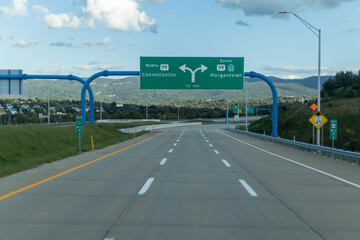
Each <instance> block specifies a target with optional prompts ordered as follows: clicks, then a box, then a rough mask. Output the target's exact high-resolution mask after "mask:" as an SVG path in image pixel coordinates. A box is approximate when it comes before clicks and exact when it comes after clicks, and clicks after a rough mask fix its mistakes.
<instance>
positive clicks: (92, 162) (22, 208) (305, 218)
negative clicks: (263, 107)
mask: <svg viewBox="0 0 360 240" xmlns="http://www.w3.org/2000/svg"><path fill="white" fill-rule="evenodd" d="M223 127H224V126H223V125H203V126H196V127H184V128H176V129H170V130H168V131H166V132H158V133H149V134H146V135H144V136H142V137H139V138H138V139H136V140H131V141H128V142H126V143H121V144H119V145H116V146H113V147H110V148H107V149H105V150H101V151H97V152H95V153H85V154H82V155H79V156H77V157H73V158H71V159H70V160H64V161H60V162H58V163H55V164H51V165H49V166H50V167H49V166H47V167H43V168H40V170H36V169H35V170H31V171H29V172H28V173H20V174H17V175H16V176H10V177H7V178H4V179H1V180H0V239H1V240H14V239H26V240H32V239H33V240H42V239H44V240H45V239H46V240H48V239H53V240H55V239H86V240H91V239H95V240H118V239H156V240H159V239H172V240H173V239H179V240H184V239H206V240H208V239H276V240H281V239H284V240H289V239H301V240H304V239H306V240H308V239H334V240H339V239H341V240H346V239H349V240H350V239H351V240H352V239H359V238H360V185H359V184H360V168H359V167H357V166H350V165H346V164H343V163H340V162H337V161H334V160H331V159H330V160H329V159H326V158H321V157H319V156H315V155H311V154H310V153H304V152H301V151H296V150H292V149H289V148H286V147H284V146H280V145H276V144H274V143H269V142H265V141H262V140H258V139H256V138H253V137H248V136H244V135H240V134H236V133H230V132H228V131H226V130H224V129H223ZM74 167H75V168H74ZM320 171H321V172H320ZM345 180H347V181H349V182H346V181H345Z"/></svg>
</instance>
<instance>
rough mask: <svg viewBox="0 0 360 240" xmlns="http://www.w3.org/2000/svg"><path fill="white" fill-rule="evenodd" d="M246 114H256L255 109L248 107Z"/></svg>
mask: <svg viewBox="0 0 360 240" xmlns="http://www.w3.org/2000/svg"><path fill="white" fill-rule="evenodd" d="M246 112H247V113H250V114H254V113H255V111H254V107H247V108H246Z"/></svg>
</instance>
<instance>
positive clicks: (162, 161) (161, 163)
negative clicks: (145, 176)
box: [160, 158, 167, 166]
mask: <svg viewBox="0 0 360 240" xmlns="http://www.w3.org/2000/svg"><path fill="white" fill-rule="evenodd" d="M166 161H167V158H163V159H162V160H161V162H160V165H161V166H163V165H164V164H165V163H166Z"/></svg>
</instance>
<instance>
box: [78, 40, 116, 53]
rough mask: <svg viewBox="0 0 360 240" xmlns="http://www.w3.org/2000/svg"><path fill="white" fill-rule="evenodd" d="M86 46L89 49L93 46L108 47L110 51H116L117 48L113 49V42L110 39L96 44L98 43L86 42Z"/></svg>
mask: <svg viewBox="0 0 360 240" xmlns="http://www.w3.org/2000/svg"><path fill="white" fill-rule="evenodd" d="M84 44H85V45H86V46H88V47H92V46H103V47H106V48H107V49H108V50H109V51H114V50H115V48H113V47H112V46H111V41H110V38H108V37H106V38H105V39H104V40H102V41H100V42H96V41H86V42H84Z"/></svg>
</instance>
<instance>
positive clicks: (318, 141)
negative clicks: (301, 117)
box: [279, 11, 321, 146]
mask: <svg viewBox="0 0 360 240" xmlns="http://www.w3.org/2000/svg"><path fill="white" fill-rule="evenodd" d="M279 13H280V14H292V15H294V16H295V17H296V18H297V19H299V20H300V22H302V23H303V24H304V25H305V26H306V27H307V28H308V29H309V30H310V31H311V32H312V33H314V34H315V35H316V36H317V37H318V39H319V52H318V92H317V106H318V109H317V110H318V111H320V90H321V83H320V81H321V29H320V28H319V29H318V28H315V27H314V26H313V25H311V24H310V23H308V22H307V21H305V20H304V19H303V18H301V17H299V16H298V15H297V14H295V13H294V12H288V11H284V12H279ZM316 144H317V145H318V146H320V129H317V131H316Z"/></svg>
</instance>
